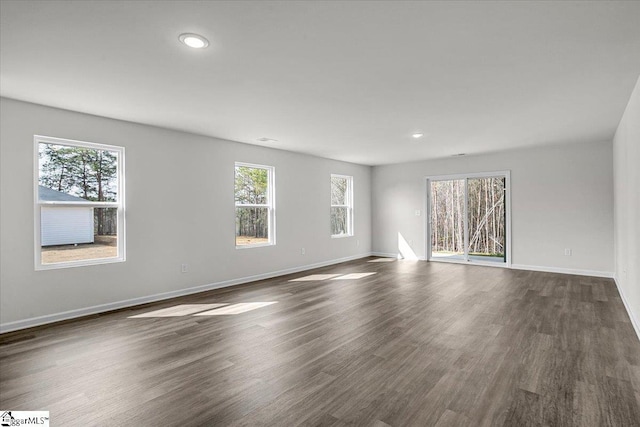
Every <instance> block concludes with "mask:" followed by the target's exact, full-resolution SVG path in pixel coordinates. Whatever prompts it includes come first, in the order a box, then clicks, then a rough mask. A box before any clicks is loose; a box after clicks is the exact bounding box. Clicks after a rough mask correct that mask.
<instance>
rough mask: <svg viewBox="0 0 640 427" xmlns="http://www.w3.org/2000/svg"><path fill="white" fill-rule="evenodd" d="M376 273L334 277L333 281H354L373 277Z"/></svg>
mask: <svg viewBox="0 0 640 427" xmlns="http://www.w3.org/2000/svg"><path fill="white" fill-rule="evenodd" d="M374 274H376V273H350V274H345V275H344V276H339V277H334V278H333V279H331V280H353V279H362V278H363V277H367V276H371V275H374Z"/></svg>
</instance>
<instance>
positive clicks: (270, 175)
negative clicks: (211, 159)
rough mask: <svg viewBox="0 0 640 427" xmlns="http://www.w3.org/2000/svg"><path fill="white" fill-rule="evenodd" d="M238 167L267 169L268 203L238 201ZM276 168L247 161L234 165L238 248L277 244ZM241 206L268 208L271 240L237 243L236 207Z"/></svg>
mask: <svg viewBox="0 0 640 427" xmlns="http://www.w3.org/2000/svg"><path fill="white" fill-rule="evenodd" d="M238 167H247V168H253V169H266V171H267V202H268V203H267V204H255V203H238V202H237V201H236V195H235V182H236V180H235V177H236V168H238ZM275 176H276V168H275V167H274V166H267V165H259V164H256V163H246V162H235V163H234V167H233V187H234V188H233V209H234V214H233V221H234V233H233V235H234V236H233V238H234V244H235V247H236V249H252V248H263V247H266V246H275V245H276V181H275V180H276V178H275ZM239 207H241V208H242V207H244V208H267V209H268V213H267V218H268V224H267V235H268V236H269V237H268V238H269V241H268V242H266V243H254V244H249V245H238V244H237V240H236V238H237V236H236V235H235V234H236V233H235V220H236V212H237V211H236V209H237V208H239Z"/></svg>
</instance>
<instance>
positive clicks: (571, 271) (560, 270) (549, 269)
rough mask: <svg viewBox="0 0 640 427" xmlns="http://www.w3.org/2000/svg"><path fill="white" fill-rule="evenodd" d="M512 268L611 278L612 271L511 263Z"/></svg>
mask: <svg viewBox="0 0 640 427" xmlns="http://www.w3.org/2000/svg"><path fill="white" fill-rule="evenodd" d="M511 268H513V269H514V270H529V271H544V272H547V273H561V274H575V275H578V276H592V277H606V278H608V279H613V272H610V271H596V270H576V269H572V268H560V267H541V266H538V265H525V264H511Z"/></svg>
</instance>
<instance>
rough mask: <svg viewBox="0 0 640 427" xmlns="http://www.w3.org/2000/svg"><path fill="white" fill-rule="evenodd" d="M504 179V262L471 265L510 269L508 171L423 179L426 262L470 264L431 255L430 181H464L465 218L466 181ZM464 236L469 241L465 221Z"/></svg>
mask: <svg viewBox="0 0 640 427" xmlns="http://www.w3.org/2000/svg"><path fill="white" fill-rule="evenodd" d="M494 177H495V178H498V177H504V178H505V187H506V188H505V190H506V191H505V201H504V206H505V217H506V218H505V220H506V223H505V243H506V245H507V250H506V253H505V255H506V262H504V263H502V264H498V263H495V262H482V261H473V263H472V264H473V265H482V266H487V267H499V268H511V171H510V170H502V171H493V172H477V173H463V174H453V175H432V176H427V177H425V181H424V182H425V191H424V194H425V201H424V212H425V213H426V214H425V221H426V226H425V227H424V244H425V252H424V253H425V254H427V256H426V259H427V260H428V261H434V262H449V263H453V264H470V261H465V260H445V259H435V258H433V256H432V253H431V185H430V183H431V182H432V181H448V180H465V193H464V211H465V216H466V212H467V209H468V204H469V195H468V193H467V191H466V185H467V184H466V183H467V180H468V179H473V178H494ZM464 234H465V242H466V241H468V239H469V229H468V224H467V221H465V227H464Z"/></svg>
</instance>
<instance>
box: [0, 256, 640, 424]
mask: <svg viewBox="0 0 640 427" xmlns="http://www.w3.org/2000/svg"><path fill="white" fill-rule="evenodd" d="M371 260H374V258H368V259H363V260H358V261H353V262H349V263H344V264H339V265H336V266H332V267H326V268H322V269H317V270H314V271H311V272H305V273H299V274H295V275H290V276H284V277H279V278H275V279H271V280H264V281H260V282H256V283H252V284H248V285H242V286H237V287H234V288H227V289H221V290H216V291H211V292H206V293H202V294H198V295H192V296H188V297H182V298H177V299H173V300H170V301H163V302H161V303H155V304H148V305H145V306H139V307H136V308H135V309H128V310H121V311H117V312H112V313H107V314H104V315H100V316H93V317H91V318H85V319H80V320H77V321H71V322H66V323H64V324H59V325H54V326H50V327H41V328H35V329H31V330H27V331H23V332H18V333H11V334H5V335H3V336H0V342H1V344H2V345H0V407H1V409H5V410H7V409H11V410H49V411H50V414H51V422H52V424H51V425H55V426H87V425H100V426H106V425H110V426H111V425H116V426H120V425H123V426H124V425H127V426H173V425H175V426H213V425H221V426H236V425H237V426H240V425H246V426H260V425H264V426H295V425H327V426H329V425H331V426H341V425H370V426H387V425H389V426H483V425H492V426H493V425H497V426H501V425H506V426H528V425H531V426H537V425H540V426H543V425H545V426H632V425H640V342H639V341H638V338H637V337H636V335H635V333H634V331H633V328H632V326H631V323H630V322H629V318H628V317H627V314H626V312H625V309H624V307H623V304H622V302H621V300H620V296H619V294H618V292H617V290H616V288H615V284H614V283H613V281H612V280H610V279H601V278H592V277H581V276H570V275H560V274H551V273H539V272H529V271H518V270H507V269H500V268H490V267H474V266H463V265H454V264H445V263H427V262H410V261H393V262H369V261H371ZM348 273H375V274H372V275H368V276H366V277H361V278H351V279H350V278H349V277H341V276H335V277H333V279H336V280H332V279H330V278H325V280H307V281H291V280H292V279H296V278H302V277H305V276H309V275H310V274H327V275H331V274H333V275H342V274H348ZM311 279H313V278H311ZM276 301H277V303H273V304H270V305H265V306H262V307H258V308H256V306H250V305H235V304H239V303H249V302H276ZM186 304H190V305H191V304H209V305H211V306H202V307H198V306H183V307H178V308H175V309H174V310H169V311H164V312H160V313H157V315H164V316H168V315H171V314H172V313H171V312H172V311H173V314H175V316H174V317H134V318H132V317H131V316H136V315H140V314H147V316H148V313H150V312H153V311H156V310H160V309H167V308H171V307H175V306H177V305H186ZM213 304H227V305H225V306H221V308H219V309H216V308H215V307H216V306H215V305H213ZM216 310H223V311H218V312H216ZM197 311H209V313H206V312H205V313H204V314H205V315H196V314H198V313H196V312H197ZM224 313H227V314H224ZM234 313H235V314H234ZM200 314H202V313H200ZM216 314H217V315H216Z"/></svg>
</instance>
